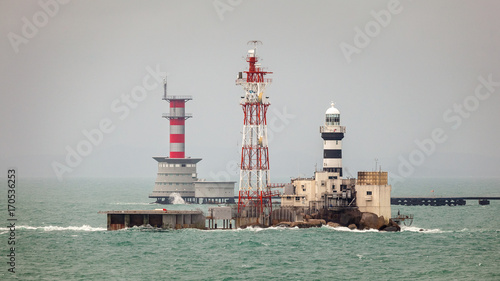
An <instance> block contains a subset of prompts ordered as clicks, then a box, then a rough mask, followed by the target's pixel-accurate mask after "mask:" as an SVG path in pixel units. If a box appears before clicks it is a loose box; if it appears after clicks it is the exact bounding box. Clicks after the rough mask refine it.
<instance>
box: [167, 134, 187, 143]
mask: <svg viewBox="0 0 500 281" xmlns="http://www.w3.org/2000/svg"><path fill="white" fill-rule="evenodd" d="M170 142H171V143H172V142H175V143H184V134H170Z"/></svg>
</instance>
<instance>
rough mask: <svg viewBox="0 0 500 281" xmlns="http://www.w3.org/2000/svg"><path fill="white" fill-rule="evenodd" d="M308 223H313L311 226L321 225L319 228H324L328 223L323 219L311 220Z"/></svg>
mask: <svg viewBox="0 0 500 281" xmlns="http://www.w3.org/2000/svg"><path fill="white" fill-rule="evenodd" d="M308 222H309V223H311V224H314V225H318V224H319V226H322V225H325V224H326V221H325V220H323V219H309V221H308Z"/></svg>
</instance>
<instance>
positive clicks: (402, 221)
mask: <svg viewBox="0 0 500 281" xmlns="http://www.w3.org/2000/svg"><path fill="white" fill-rule="evenodd" d="M391 220H392V221H393V222H395V223H397V224H398V225H405V226H410V225H411V224H412V223H413V215H412V214H410V215H404V214H400V213H399V211H398V215H397V217H394V218H391Z"/></svg>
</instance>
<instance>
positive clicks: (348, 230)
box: [322, 225, 379, 233]
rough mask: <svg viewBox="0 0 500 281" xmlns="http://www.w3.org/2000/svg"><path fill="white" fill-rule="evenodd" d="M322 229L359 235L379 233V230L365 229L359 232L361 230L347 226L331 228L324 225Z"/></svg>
mask: <svg viewBox="0 0 500 281" xmlns="http://www.w3.org/2000/svg"><path fill="white" fill-rule="evenodd" d="M322 227H324V228H328V229H332V230H335V231H344V232H358V233H366V232H379V231H378V230H377V229H363V230H359V229H349V228H348V227H345V226H339V227H331V226H328V225H323V226H322Z"/></svg>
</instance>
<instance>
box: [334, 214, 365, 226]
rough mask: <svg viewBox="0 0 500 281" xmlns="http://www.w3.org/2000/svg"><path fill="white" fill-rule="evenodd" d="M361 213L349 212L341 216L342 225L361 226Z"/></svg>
mask: <svg viewBox="0 0 500 281" xmlns="http://www.w3.org/2000/svg"><path fill="white" fill-rule="evenodd" d="M361 215H362V214H361V212H360V211H359V210H348V211H345V212H343V213H342V214H340V220H339V223H340V225H343V226H348V225H350V224H355V225H359V222H360V221H361Z"/></svg>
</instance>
